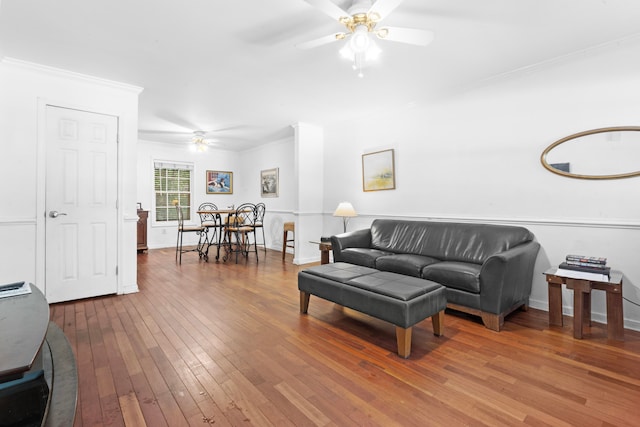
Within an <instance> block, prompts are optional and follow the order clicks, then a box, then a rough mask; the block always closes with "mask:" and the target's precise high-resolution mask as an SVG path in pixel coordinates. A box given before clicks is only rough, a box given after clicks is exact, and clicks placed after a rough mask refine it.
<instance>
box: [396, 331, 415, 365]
mask: <svg viewBox="0 0 640 427" xmlns="http://www.w3.org/2000/svg"><path fill="white" fill-rule="evenodd" d="M411 330H412V328H411V327H409V328H406V329H405V328H401V327H400V326H396V341H397V342H398V356H400V357H402V358H405V359H406V358H408V357H409V355H410V354H411Z"/></svg>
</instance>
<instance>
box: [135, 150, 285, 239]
mask: <svg viewBox="0 0 640 427" xmlns="http://www.w3.org/2000/svg"><path fill="white" fill-rule="evenodd" d="M154 160H165V161H176V162H185V163H192V164H193V165H194V191H193V195H194V198H193V207H194V208H197V207H198V206H199V205H200V204H201V203H204V202H211V203H215V204H216V206H218V208H221V209H224V208H226V207H228V206H230V205H232V204H233V205H235V206H238V205H239V204H241V203H244V202H251V203H258V202H263V203H265V205H266V208H267V214H266V215H265V237H266V243H267V247H268V248H270V247H271V248H275V249H279V248H281V245H282V235H281V233H282V222H283V221H286V220H289V219H287V218H290V217H291V214H292V212H293V204H294V198H295V195H294V193H293V185H294V180H293V140H292V139H288V140H283V141H276V142H273V143H270V144H267V145H264V146H261V147H259V148H256V149H253V150H247V151H244V152H234V151H228V150H221V149H215V148H209V149H208V150H207V151H205V152H196V151H193V150H191V149H190V147H189V146H188V145H187V144H185V145H179V144H166V143H156V142H150V141H142V140H141V141H139V142H138V158H137V170H138V182H137V194H138V201H139V202H140V203H141V204H142V207H143V209H145V210H149V211H150V212H149V228H148V241H147V243H148V246H149V248H164V247H175V244H176V224H175V223H171V224H160V223H158V224H156V223H155V214H154V212H153V209H152V208H153V205H152V198H153V162H154ZM272 168H279V176H280V193H279V197H273V198H272V197H269V198H262V197H261V195H260V171H261V170H264V169H272ZM207 170H223V171H231V172H233V194H206V187H205V177H206V171H207ZM193 219H194V221H195V222H199V221H196V220H197V218H193ZM261 240H262V239H261V237H260V238H259V241H261ZM196 241H197V237H196V236H195V235H189V234H185V236H184V241H183V244H184V245H191V244H195V243H196Z"/></svg>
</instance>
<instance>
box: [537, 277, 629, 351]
mask: <svg viewBox="0 0 640 427" xmlns="http://www.w3.org/2000/svg"><path fill="white" fill-rule="evenodd" d="M556 271H557V268H556V267H553V268H550V269H548V270H547V271H545V272H544V275H545V276H546V278H547V283H548V285H549V324H550V325H558V326H562V323H563V321H562V285H565V286H566V287H567V289H571V290H573V337H574V338H578V339H582V336H583V333H582V328H583V326H584V325H585V324H586V325H587V326H591V291H592V290H593V289H597V290H601V291H605V292H606V293H607V337H608V338H609V339H616V340H624V316H623V312H622V273H621V272H619V271H615V270H612V271H611V276H610V277H609V281H608V282H600V281H597V280H585V279H574V278H571V277H565V276H559V275H556Z"/></svg>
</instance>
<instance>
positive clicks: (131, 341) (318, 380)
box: [51, 249, 640, 427]
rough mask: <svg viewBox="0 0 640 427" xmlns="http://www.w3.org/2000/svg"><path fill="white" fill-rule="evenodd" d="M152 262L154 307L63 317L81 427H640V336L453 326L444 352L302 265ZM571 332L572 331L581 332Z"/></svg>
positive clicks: (188, 257)
mask: <svg viewBox="0 0 640 427" xmlns="http://www.w3.org/2000/svg"><path fill="white" fill-rule="evenodd" d="M260 256H261V259H260V262H258V263H256V261H255V256H254V255H250V257H249V260H248V261H245V260H241V261H240V262H239V263H238V264H237V265H236V264H235V263H233V262H232V263H222V262H220V263H216V262H209V263H206V262H202V261H199V260H198V257H197V255H195V254H194V253H190V254H185V255H183V262H182V265H177V264H176V263H175V262H174V251H173V250H172V249H161V250H151V251H149V253H148V254H139V255H138V283H139V286H140V292H139V293H136V294H131V295H121V296H108V297H101V298H93V299H88V300H81V301H75V302H69V303H60V304H54V305H52V310H51V313H52V320H53V321H55V322H56V323H57V324H58V325H59V326H60V327H61V328H62V329H63V330H64V332H65V335H66V336H67V338H68V339H69V341H70V342H71V345H72V347H73V350H74V353H75V355H76V357H77V362H78V374H79V394H78V410H77V415H76V422H75V426H77V427H80V426H136V427H137V426H150V427H157V426H170V427H174V426H203V425H215V426H351V425H353V426H356V425H358V426H414V425H415V426H429V425H433V426H441V425H446V426H448V427H450V426H458V425H471V426H480V425H487V426H512V425H533V426H569V425H574V426H638V425H640V333H638V332H634V331H629V330H626V331H625V333H626V339H625V341H624V342H619V341H610V340H607V338H606V329H605V328H604V326H603V325H598V324H594V326H592V327H591V328H586V329H585V337H586V338H585V339H584V340H575V339H574V338H573V336H572V330H571V326H570V325H571V322H570V321H566V322H565V324H566V325H568V326H565V327H549V325H548V318H547V313H546V312H542V311H538V310H529V311H528V312H522V311H519V312H516V313H514V314H513V315H511V316H510V317H508V318H507V320H506V322H505V329H504V331H502V332H499V333H496V332H493V331H490V330H488V329H486V328H484V327H483V326H482V324H481V323H480V322H479V320H478V319H476V318H473V317H469V316H466V315H463V314H460V313H455V312H449V311H447V314H446V316H445V323H444V336H442V337H436V336H434V335H433V331H432V329H431V321H430V320H428V319H427V320H426V321H423V322H421V323H420V324H418V325H417V326H416V327H414V332H413V347H412V352H411V357H410V358H409V359H408V360H404V359H401V358H399V357H398V356H397V355H396V353H395V351H396V341H395V328H394V326H393V325H391V324H388V323H385V322H382V321H379V320H377V319H373V318H370V317H368V316H365V315H362V314H359V313H357V312H354V311H352V310H349V309H343V308H340V307H338V306H336V305H335V304H332V303H329V302H327V301H324V300H321V299H319V298H316V297H313V296H312V297H311V303H310V305H309V314H308V315H301V314H300V313H299V307H298V301H299V294H298V289H297V272H298V271H299V270H300V269H301V268H302V267H299V266H294V265H292V264H291V255H287V259H286V261H285V262H284V263H283V262H282V260H281V254H280V253H279V252H274V251H268V254H267V256H266V259H265V256H264V252H260ZM569 320H570V319H569Z"/></svg>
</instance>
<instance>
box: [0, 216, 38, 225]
mask: <svg viewBox="0 0 640 427" xmlns="http://www.w3.org/2000/svg"><path fill="white" fill-rule="evenodd" d="M14 225H33V226H35V225H36V218H35V217H34V218H0V227H11V226H14Z"/></svg>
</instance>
